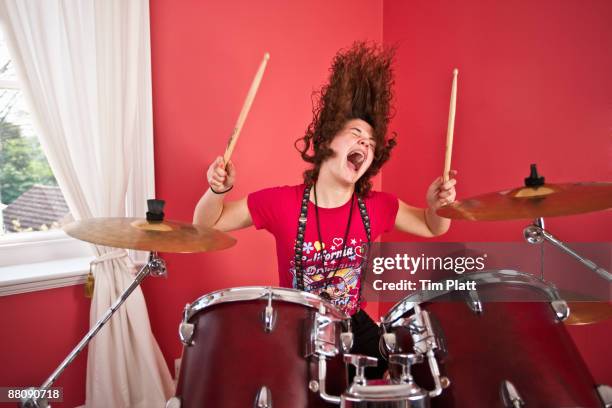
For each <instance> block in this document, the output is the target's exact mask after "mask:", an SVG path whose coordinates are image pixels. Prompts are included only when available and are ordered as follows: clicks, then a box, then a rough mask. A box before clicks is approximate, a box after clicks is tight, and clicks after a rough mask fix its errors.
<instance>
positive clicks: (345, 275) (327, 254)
mask: <svg viewBox="0 0 612 408" xmlns="http://www.w3.org/2000/svg"><path fill="white" fill-rule="evenodd" d="M363 244H364V243H363V241H362V240H361V239H356V238H351V237H349V238H348V239H347V243H346V245H344V238H342V237H336V238H333V239H332V240H331V241H327V242H324V243H321V242H319V241H314V242H312V241H308V242H304V244H303V250H302V268H303V270H304V290H305V291H306V292H312V293H314V294H316V295H319V294H321V292H322V291H323V290H324V289H325V287H327V292H328V293H329V294H330V296H331V301H332V303H333V304H334V305H335V306H337V307H338V308H340V309H342V310H343V311H344V312H345V313H347V314H349V315H351V314H353V313H354V312H355V311H356V310H357V307H358V306H359V285H360V282H359V278H360V276H361V268H362V267H363V265H365V262H364V257H365V252H366V250H365V247H364V245H363ZM343 249H344V250H343ZM334 271H335V273H334ZM289 272H290V273H291V276H292V279H293V287H296V286H297V285H296V277H295V263H294V261H291V267H290V270H289Z"/></svg>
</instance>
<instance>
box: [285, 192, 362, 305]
mask: <svg viewBox="0 0 612 408" xmlns="http://www.w3.org/2000/svg"><path fill="white" fill-rule="evenodd" d="M311 189H312V186H308V185H307V186H305V187H304V195H303V196H302V204H301V209H300V215H299V217H298V228H297V234H296V239H295V248H294V249H295V256H294V264H295V286H296V288H297V289H298V290H302V291H303V290H305V288H304V270H303V268H302V253H303V251H304V235H305V233H306V222H307V220H308V217H307V216H308V202H309V200H310V191H311ZM315 195H316V191H315ZM315 199H316V197H315ZM352 204H353V203H352V202H351V207H352ZM357 205H358V207H359V213H360V215H361V221H362V222H363V227H364V229H365V232H366V237H367V248H366V251H364V254H367V253H368V251H367V250H368V249H369V247H370V243H371V241H372V239H371V229H370V218H369V216H368V211H367V208H366V205H365V203H364V202H363V200H362V199H361V197H357ZM315 211H316V207H315ZM317 218H318V217H317ZM319 235H320V234H319ZM344 245H345V246H346V240H345V241H344ZM364 263H365V256H364V257H363V258H362V260H361V264H360V270H362V273H361V276H360V281H361V282H360V285H359V299H360V300H361V291H362V289H363V279H364V276H365V273H363V269H362V267H363V265H364ZM334 274H335V272H334ZM326 293H327V292H326ZM327 295H328V296H329V294H328V293H327Z"/></svg>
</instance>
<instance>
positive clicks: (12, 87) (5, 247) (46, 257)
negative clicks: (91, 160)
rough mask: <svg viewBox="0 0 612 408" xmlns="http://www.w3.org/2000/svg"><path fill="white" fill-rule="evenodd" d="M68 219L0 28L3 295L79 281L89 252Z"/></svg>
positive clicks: (0, 287)
mask: <svg viewBox="0 0 612 408" xmlns="http://www.w3.org/2000/svg"><path fill="white" fill-rule="evenodd" d="M70 219H71V216H70V212H69V210H68V206H67V205H66V201H65V200H64V196H63V194H62V192H61V190H60V189H59V187H58V185H57V182H56V180H55V177H54V176H53V172H52V171H51V168H50V167H49V163H48V162H47V158H46V157H45V155H44V153H43V151H42V148H41V146H40V142H39V140H38V136H37V135H36V132H35V130H34V127H33V126H32V118H31V116H30V114H29V112H28V108H27V106H26V103H25V100H24V96H23V93H22V91H21V86H20V83H19V80H18V77H17V75H16V72H15V66H14V63H13V61H12V58H11V56H10V54H9V48H8V46H7V44H6V41H5V37H4V35H3V34H2V33H1V32H0V295H2V294H10V293H19V292H24V291H30V290H38V289H41V288H47V287H55V286H63V285H64V284H71V283H74V282H75V280H74V279H72V278H74V277H77V280H80V279H81V276H82V274H83V273H84V272H85V271H86V270H87V266H86V265H87V263H86V262H85V260H86V259H89V257H90V256H91V250H90V249H89V248H88V247H87V245H86V244H83V243H81V242H78V241H76V240H74V239H72V238H70V237H68V236H67V235H66V234H64V233H63V231H62V230H61V229H60V227H61V225H62V224H64V223H66V222H68V221H70ZM75 259H81V260H82V262H80V263H79V262H76V263H75ZM66 265H70V267H69V268H68V269H70V271H68V270H67V268H66ZM71 273H72V275H70V274H71ZM67 274H68V275H67ZM57 276H62V280H61V282H59V283H58V281H57V280H56V279H55V278H54V277H57ZM70 276H72V278H70ZM69 278H70V279H69ZM71 279H72V280H71ZM41 282H43V283H42V284H41ZM44 282H46V283H44ZM24 285H25V286H24Z"/></svg>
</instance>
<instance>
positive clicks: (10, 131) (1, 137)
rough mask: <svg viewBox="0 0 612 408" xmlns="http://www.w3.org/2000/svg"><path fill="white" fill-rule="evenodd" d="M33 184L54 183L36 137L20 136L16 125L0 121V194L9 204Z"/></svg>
mask: <svg viewBox="0 0 612 408" xmlns="http://www.w3.org/2000/svg"><path fill="white" fill-rule="evenodd" d="M34 184H44V185H57V182H56V181H55V177H53V173H52V172H51V168H49V164H48V163H47V160H46V158H45V156H44V153H43V151H42V149H41V147H40V144H39V143H38V140H37V139H35V138H28V137H23V136H21V132H20V130H19V127H18V126H16V125H14V124H12V123H8V122H0V194H1V197H2V202H3V203H4V204H10V203H12V202H13V201H15V199H16V198H17V197H19V196H20V195H21V194H23V193H24V192H25V191H27V190H28V189H29V188H30V187H32V186H33V185H34Z"/></svg>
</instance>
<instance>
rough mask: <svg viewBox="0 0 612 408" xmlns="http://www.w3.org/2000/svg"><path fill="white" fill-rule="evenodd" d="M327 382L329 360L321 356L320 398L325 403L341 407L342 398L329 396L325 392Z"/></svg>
mask: <svg viewBox="0 0 612 408" xmlns="http://www.w3.org/2000/svg"><path fill="white" fill-rule="evenodd" d="M326 380H327V360H326V357H325V356H324V355H323V354H320V355H319V396H320V397H321V399H323V401H325V402H329V403H332V404H336V405H339V404H340V397H336V396H334V395H329V394H328V393H327V391H326V390H325V381H326Z"/></svg>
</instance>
